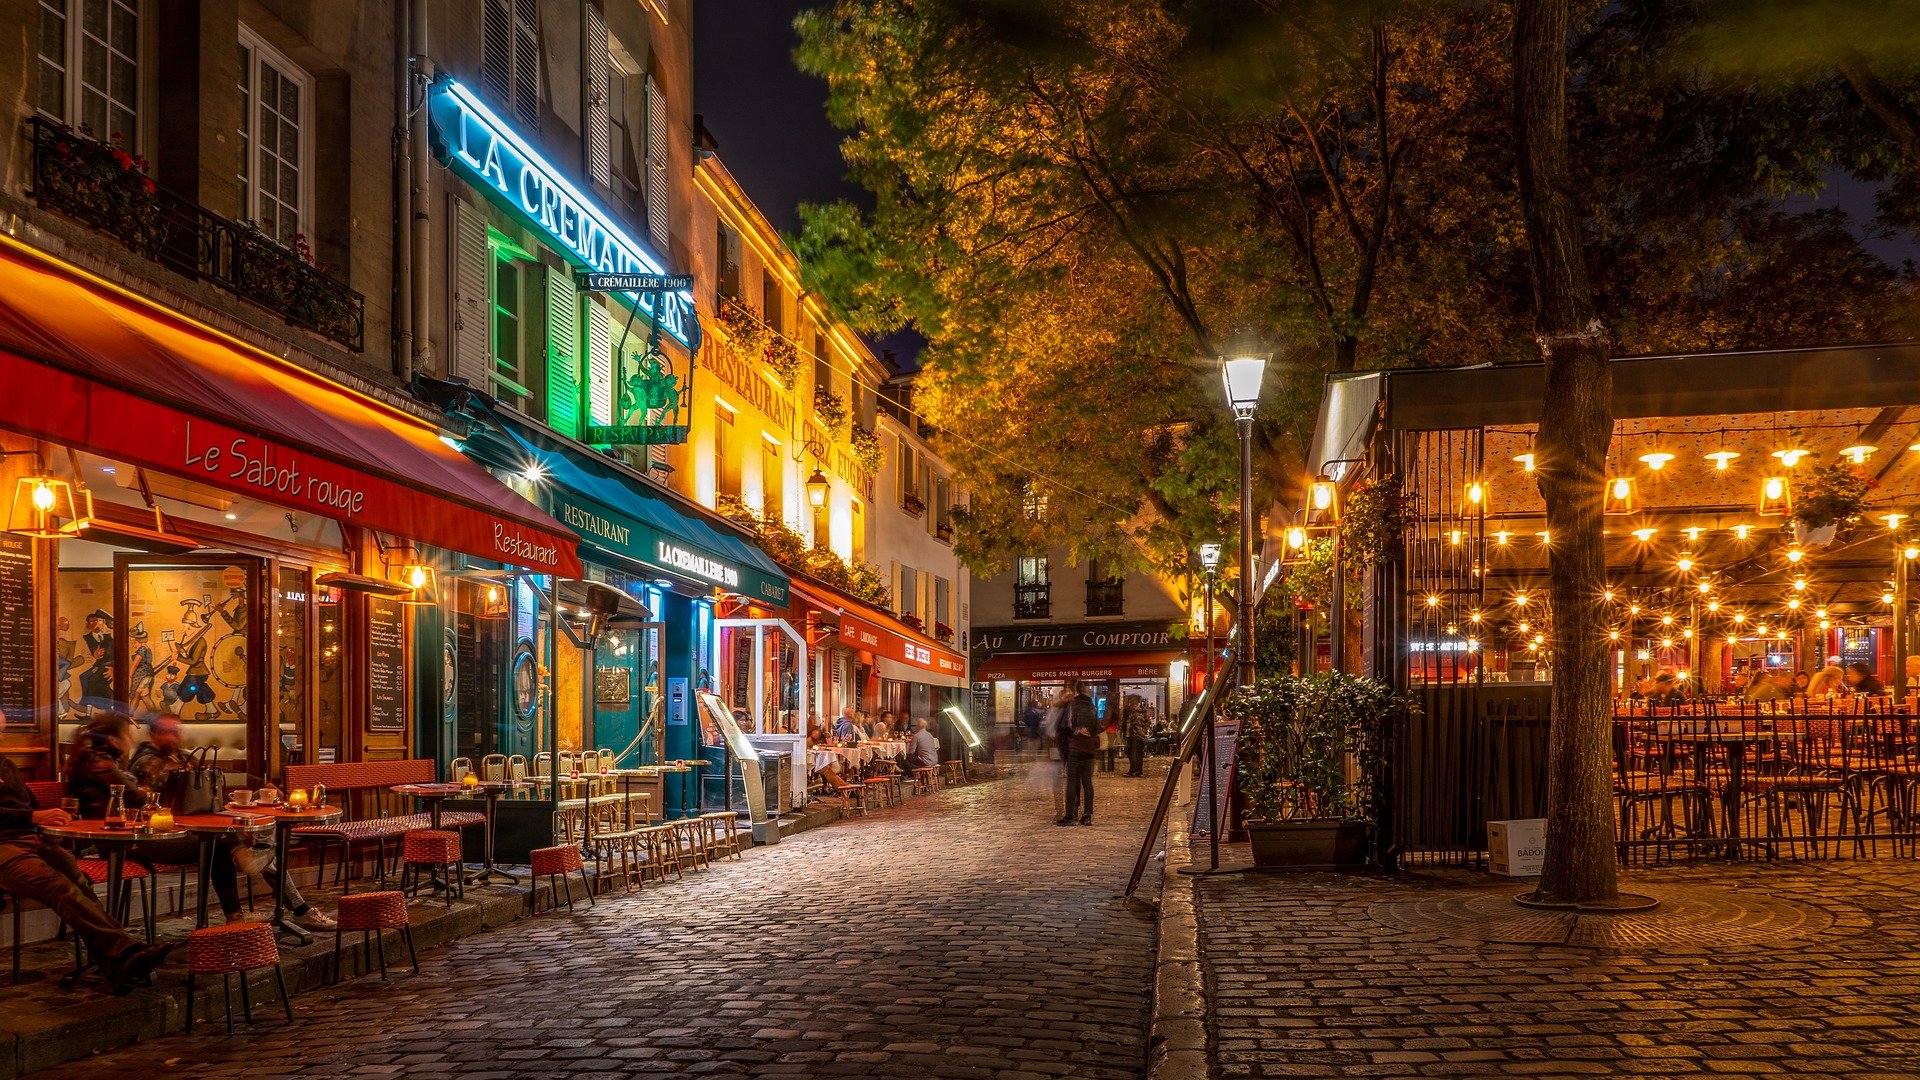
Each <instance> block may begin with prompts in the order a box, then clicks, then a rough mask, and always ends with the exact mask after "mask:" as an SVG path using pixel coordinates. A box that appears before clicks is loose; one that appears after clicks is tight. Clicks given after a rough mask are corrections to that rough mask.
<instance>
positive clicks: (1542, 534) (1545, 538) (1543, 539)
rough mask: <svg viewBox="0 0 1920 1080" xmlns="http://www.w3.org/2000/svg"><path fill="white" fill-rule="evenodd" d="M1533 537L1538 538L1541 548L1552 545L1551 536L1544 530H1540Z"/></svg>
mask: <svg viewBox="0 0 1920 1080" xmlns="http://www.w3.org/2000/svg"><path fill="white" fill-rule="evenodd" d="M1533 535H1535V536H1537V537H1539V538H1540V543H1541V545H1542V546H1544V545H1547V544H1551V543H1553V534H1552V533H1550V532H1548V531H1546V530H1545V529H1542V530H1540V531H1539V532H1537V533H1534V534H1533Z"/></svg>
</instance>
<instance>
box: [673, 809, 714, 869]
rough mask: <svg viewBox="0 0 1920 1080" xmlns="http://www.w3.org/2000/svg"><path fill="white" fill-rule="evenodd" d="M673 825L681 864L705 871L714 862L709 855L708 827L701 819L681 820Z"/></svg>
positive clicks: (674, 839) (674, 838)
mask: <svg viewBox="0 0 1920 1080" xmlns="http://www.w3.org/2000/svg"><path fill="white" fill-rule="evenodd" d="M671 825H672V828H673V841H674V843H675V844H676V845H678V846H679V849H680V859H681V862H682V863H683V864H684V865H686V866H687V867H688V868H689V869H693V870H705V869H706V868H707V867H708V866H709V865H710V864H711V863H712V861H713V860H712V859H711V858H710V857H709V856H708V854H707V827H706V825H705V824H703V823H702V822H701V820H700V819H699V818H680V819H678V820H676V821H674V822H672V823H671Z"/></svg>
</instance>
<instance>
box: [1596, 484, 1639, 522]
mask: <svg viewBox="0 0 1920 1080" xmlns="http://www.w3.org/2000/svg"><path fill="white" fill-rule="evenodd" d="M1633 500H1634V489H1633V477H1631V476H1616V477H1614V478H1613V479H1611V480H1609V481H1607V497H1606V499H1605V500H1603V501H1602V504H1601V512H1602V513H1605V514H1631V513H1633Z"/></svg>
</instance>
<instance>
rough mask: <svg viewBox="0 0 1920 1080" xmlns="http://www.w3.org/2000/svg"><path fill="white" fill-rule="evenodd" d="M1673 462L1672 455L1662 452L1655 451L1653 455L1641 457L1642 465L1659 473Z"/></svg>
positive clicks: (1642, 455)
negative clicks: (1668, 463)
mask: <svg viewBox="0 0 1920 1080" xmlns="http://www.w3.org/2000/svg"><path fill="white" fill-rule="evenodd" d="M1672 460H1673V455H1672V454H1667V453H1662V452H1660V451H1655V452H1653V453H1651V454H1641V455H1640V463H1641V464H1643V465H1645V466H1646V467H1647V468H1649V469H1651V470H1653V471H1654V472H1659V471H1660V470H1661V469H1664V468H1666V467H1667V462H1669V461H1672Z"/></svg>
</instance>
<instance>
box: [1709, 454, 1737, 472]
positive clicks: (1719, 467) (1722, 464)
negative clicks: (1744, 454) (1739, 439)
mask: <svg viewBox="0 0 1920 1080" xmlns="http://www.w3.org/2000/svg"><path fill="white" fill-rule="evenodd" d="M1739 457H1740V452H1739V451H1737V450H1715V451H1714V452H1713V453H1711V454H1708V455H1707V460H1708V461H1711V462H1713V467H1714V470H1715V471H1716V472H1726V471H1727V467H1728V466H1729V465H1730V464H1732V463H1733V462H1734V461H1735V460H1737V459H1738V458H1739Z"/></svg>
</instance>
